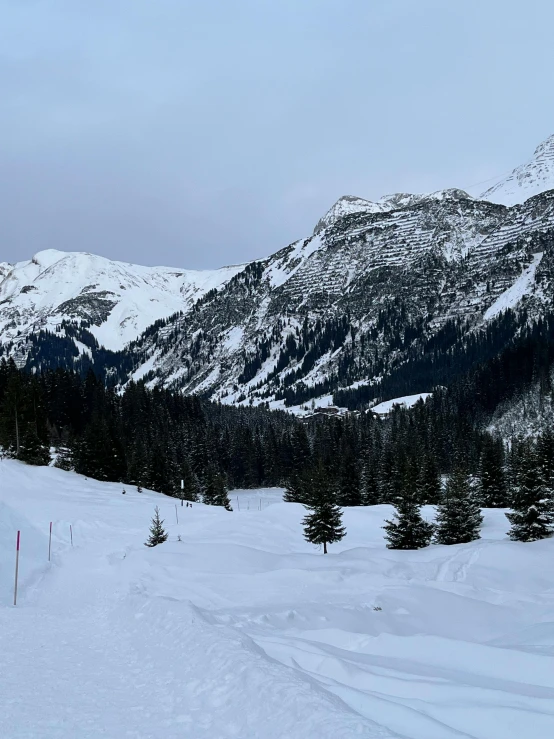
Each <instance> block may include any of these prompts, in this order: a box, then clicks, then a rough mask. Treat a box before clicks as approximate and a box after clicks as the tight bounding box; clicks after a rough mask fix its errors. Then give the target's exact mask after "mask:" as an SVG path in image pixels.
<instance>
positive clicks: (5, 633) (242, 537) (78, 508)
mask: <svg viewBox="0 0 554 739" xmlns="http://www.w3.org/2000/svg"><path fill="white" fill-rule="evenodd" d="M0 476H1V480H2V488H1V491H0V495H1V498H0V635H1V643H2V648H1V649H0V696H1V705H2V710H1V711H0V736H1V737H2V739H30V738H31V737H37V739H38V738H39V737H40V739H76V737H78V739H98V737H100V736H103V737H109V738H110V739H112V738H113V739H116V738H117V739H119V738H120V737H137V738H139V737H148V739H182V738H183V737H187V739H215V738H217V739H238V738H240V739H285V738H286V739H339V738H340V739H354V738H356V739H360V738H361V737H363V738H364V739H373V738H377V737H379V738H380V739H385V738H390V739H392V738H393V737H394V738H396V739H400V738H401V737H402V739H460V738H461V737H464V739H500V738H502V739H521V738H522V737H529V739H531V737H532V739H550V737H552V735H553V727H554V673H553V671H552V662H553V658H554V595H553V593H554V574H553V570H552V568H551V567H547V566H545V562H550V561H552V557H553V556H554V541H553V540H544V541H540V542H535V543H533V544H520V543H514V542H510V541H508V539H507V537H506V534H505V531H506V530H507V521H506V519H505V517H504V513H503V512H502V511H500V510H495V511H493V510H491V511H486V512H485V524H484V527H483V531H482V534H483V538H482V539H481V540H479V541H476V542H473V543H471V544H467V545H459V546H431V547H429V548H426V549H422V550H419V551H389V550H387V549H386V548H385V544H384V540H383V530H382V528H381V527H382V525H383V520H384V519H385V518H387V517H389V516H390V514H391V509H390V508H389V507H388V506H374V507H370V508H355V509H354V508H353V509H346V510H345V514H344V521H345V524H346V527H347V536H346V538H345V539H344V540H343V541H342V542H341V543H340V544H336V545H332V546H331V548H330V553H329V554H328V555H323V554H322V553H320V552H319V551H318V550H317V549H315V548H314V547H312V546H311V545H309V544H308V543H307V542H305V541H304V539H303V536H302V528H301V519H302V516H303V515H304V509H303V507H302V506H300V505H296V504H285V503H281V502H280V501H279V497H280V496H279V491H278V490H273V491H271V490H262V491H248V492H237V493H233V495H232V499H233V504H234V508H235V510H234V511H233V512H232V513H228V512H226V511H224V510H222V509H217V508H213V507H205V506H202V505H197V504H195V505H194V506H193V508H181V507H179V508H178V509H177V513H178V515H179V523H178V524H177V523H176V522H175V520H176V519H175V505H174V500H173V499H170V498H165V497H163V496H160V495H156V494H154V493H149V492H147V491H144V492H143V493H142V494H139V493H137V492H136V490H134V489H132V488H127V494H126V495H122V494H121V490H122V487H121V486H120V485H115V484H108V483H100V482H96V481H94V480H86V479H84V478H82V477H79V476H78V475H75V474H73V473H65V472H62V471H60V470H55V469H52V468H31V467H25V466H23V465H21V464H20V463H18V462H14V461H6V460H4V461H0ZM237 498H238V501H237ZM248 500H250V505H248V502H247V501H248ZM260 500H261V505H260V504H259V502H258V501H260ZM155 505H159V507H160V509H161V515H162V518H164V519H165V523H166V526H167V528H168V531H169V541H168V542H166V543H165V544H163V545H161V546H158V547H156V548H155V549H148V548H146V547H145V546H144V545H143V542H144V541H145V539H146V536H147V533H148V526H149V522H150V518H151V516H152V513H153V508H154V506H155ZM239 505H240V511H239ZM260 509H261V510H260ZM424 515H425V516H426V517H427V518H431V517H432V516H433V510H432V509H431V508H426V509H424ZM50 521H52V522H53V558H52V563H51V564H49V563H48V561H47V558H48V538H47V537H48V525H49V522H50ZM70 524H71V525H72V527H73V543H74V546H73V547H72V546H71V542H70V531H69V525H70ZM17 529H21V531H22V540H21V559H20V564H21V570H20V572H21V577H20V588H19V602H18V605H17V607H16V608H14V607H13V606H12V596H13V590H12V588H13V579H12V578H13V565H14V544H15V536H16V531H17ZM178 537H180V538H181V541H178Z"/></svg>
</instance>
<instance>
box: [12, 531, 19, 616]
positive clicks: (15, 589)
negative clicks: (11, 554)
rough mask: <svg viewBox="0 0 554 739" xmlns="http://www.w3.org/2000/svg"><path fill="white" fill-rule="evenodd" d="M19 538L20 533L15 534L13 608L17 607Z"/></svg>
mask: <svg viewBox="0 0 554 739" xmlns="http://www.w3.org/2000/svg"><path fill="white" fill-rule="evenodd" d="M20 536H21V531H18V532H17V544H16V547H15V581H14V586H13V604H14V606H16V605H17V578H18V576H19V539H20Z"/></svg>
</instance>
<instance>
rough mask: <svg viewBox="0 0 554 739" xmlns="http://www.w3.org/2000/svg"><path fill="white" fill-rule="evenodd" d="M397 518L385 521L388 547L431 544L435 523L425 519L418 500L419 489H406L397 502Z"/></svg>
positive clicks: (401, 547) (410, 547) (397, 547)
mask: <svg viewBox="0 0 554 739" xmlns="http://www.w3.org/2000/svg"><path fill="white" fill-rule="evenodd" d="M395 509H396V512H395V518H394V520H392V521H385V524H386V525H385V526H383V528H384V529H385V531H386V532H387V533H386V534H385V538H386V539H387V548H388V549H421V548H422V547H426V546H429V544H430V543H431V537H432V536H433V524H432V523H428V522H427V521H424V520H423V518H422V517H421V509H420V506H419V504H418V502H417V491H415V490H412V491H409V490H405V491H404V494H403V495H402V497H401V498H400V499H399V500H398V501H397V502H396V504H395Z"/></svg>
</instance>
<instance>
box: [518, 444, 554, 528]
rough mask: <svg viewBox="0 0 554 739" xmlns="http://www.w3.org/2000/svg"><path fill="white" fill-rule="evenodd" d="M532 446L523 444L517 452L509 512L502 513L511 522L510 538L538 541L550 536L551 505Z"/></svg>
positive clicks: (552, 512)
mask: <svg viewBox="0 0 554 739" xmlns="http://www.w3.org/2000/svg"><path fill="white" fill-rule="evenodd" d="M541 472H542V470H541V466H540V464H539V460H538V457H537V454H536V451H535V449H534V448H533V447H532V446H531V445H530V444H528V445H526V447H523V448H522V449H521V451H520V456H519V459H518V461H517V467H516V471H515V480H514V488H513V492H512V503H511V508H512V511H511V512H510V513H506V516H507V518H508V520H509V522H510V523H511V528H510V530H509V532H508V535H509V537H510V539H512V541H526V542H527V541H538V540H539V539H546V538H547V537H549V536H551V535H552V531H553V524H554V508H553V501H552V495H551V492H550V491H548V489H547V488H546V487H545V485H544V482H543V475H542V474H541Z"/></svg>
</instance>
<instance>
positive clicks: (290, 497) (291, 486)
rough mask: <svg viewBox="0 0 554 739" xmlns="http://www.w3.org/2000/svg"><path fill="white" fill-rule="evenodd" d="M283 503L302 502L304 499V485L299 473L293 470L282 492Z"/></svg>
mask: <svg viewBox="0 0 554 739" xmlns="http://www.w3.org/2000/svg"><path fill="white" fill-rule="evenodd" d="M283 500H284V501H285V503H303V502H304V500H305V493H304V486H303V481H302V477H301V475H299V474H297V473H296V472H293V474H292V475H291V477H290V479H289V481H288V482H287V485H286V488H285V492H284V494H283Z"/></svg>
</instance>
